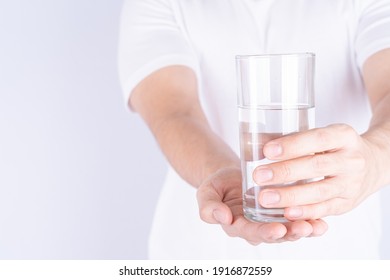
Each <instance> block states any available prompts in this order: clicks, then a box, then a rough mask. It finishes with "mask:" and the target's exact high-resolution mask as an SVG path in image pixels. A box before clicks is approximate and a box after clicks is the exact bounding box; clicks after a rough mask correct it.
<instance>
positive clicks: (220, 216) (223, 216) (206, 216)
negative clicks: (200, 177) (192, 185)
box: [197, 185, 233, 225]
mask: <svg viewBox="0 0 390 280" xmlns="http://www.w3.org/2000/svg"><path fill="white" fill-rule="evenodd" d="M197 200H198V207H199V215H200V218H201V219H202V220H203V221H205V222H206V223H209V224H222V225H230V224H231V223H232V220H233V215H232V212H231V210H230V208H229V207H228V206H227V205H226V204H224V203H223V201H222V197H221V196H220V195H219V194H218V192H217V191H216V190H215V189H214V188H213V187H212V186H210V185H203V186H200V187H199V189H198V192H197Z"/></svg>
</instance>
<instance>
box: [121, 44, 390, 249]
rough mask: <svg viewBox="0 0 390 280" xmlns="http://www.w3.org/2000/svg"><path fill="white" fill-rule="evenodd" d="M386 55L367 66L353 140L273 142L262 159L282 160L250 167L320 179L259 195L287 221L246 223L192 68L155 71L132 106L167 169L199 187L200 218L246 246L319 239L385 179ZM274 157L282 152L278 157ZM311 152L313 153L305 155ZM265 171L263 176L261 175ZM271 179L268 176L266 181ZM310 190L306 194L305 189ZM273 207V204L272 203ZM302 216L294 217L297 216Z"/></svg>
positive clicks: (232, 157) (324, 134) (325, 134)
mask: <svg viewBox="0 0 390 280" xmlns="http://www.w3.org/2000/svg"><path fill="white" fill-rule="evenodd" d="M389 65H390V50H386V51H382V52H379V53H377V54H375V55H373V56H372V57H371V58H369V59H368V60H367V62H366V63H365V66H364V82H365V84H366V88H367V92H368V94H369V97H370V101H371V104H372V108H373V118H372V121H371V126H370V129H369V130H368V131H367V132H366V133H365V134H363V135H358V134H357V133H356V132H354V131H353V129H352V128H350V127H349V126H347V125H342V124H339V125H333V126H329V127H325V128H319V129H314V130H310V131H307V132H303V133H298V134H294V135H291V136H286V137H282V138H279V139H275V140H272V141H270V142H268V143H267V144H266V145H265V146H264V150H263V152H264V155H265V156H266V157H267V158H269V159H278V160H280V162H278V163H274V164H271V165H269V166H268V167H267V169H268V170H266V171H265V172H264V168H265V167H261V168H258V169H256V170H255V172H254V179H255V180H256V181H257V182H260V181H267V182H269V183H272V184H274V183H283V182H286V181H293V180H300V179H305V178H314V177H319V176H325V177H326V179H325V180H323V181H320V182H316V183H312V184H311V185H310V187H309V188H307V186H306V187H305V191H303V188H302V186H294V187H289V188H283V189H279V190H278V191H277V193H276V194H275V193H274V194H269V193H268V194H267V192H269V191H264V192H261V193H260V200H261V201H262V204H263V206H265V207H286V214H285V216H286V217H287V218H288V219H290V220H291V222H289V223H285V224H282V223H269V224H263V223H255V222H250V221H248V220H247V219H245V218H244V216H243V213H242V202H241V171H240V162H239V159H238V157H237V155H236V154H235V153H234V152H233V151H232V150H231V149H230V147H229V146H228V145H227V144H226V143H225V142H224V141H223V140H222V139H221V138H219V137H218V136H217V135H216V134H215V133H214V132H213V131H212V129H211V128H210V126H209V124H208V122H207V119H206V117H205V115H204V113H203V111H202V108H201V106H200V103H199V99H198V90H197V81H196V76H195V74H194V73H193V71H192V70H191V69H189V68H186V67H184V66H170V67H166V68H163V69H160V70H158V71H156V72H154V73H152V74H151V75H149V76H148V77H147V78H145V79H144V80H143V81H142V82H141V83H140V84H139V85H138V86H137V87H136V88H135V89H134V91H133V93H132V95H131V99H130V101H129V105H130V106H131V107H132V108H133V109H134V110H136V111H137V112H138V113H139V114H140V115H141V117H142V118H143V119H144V120H145V122H146V123H147V124H148V126H149V128H150V129H151V131H152V132H153V134H154V136H155V138H156V139H157V141H158V143H159V145H160V147H161V149H162V151H163V152H164V154H165V156H166V157H167V159H168V161H169V162H170V164H171V165H172V166H173V167H174V168H175V170H176V171H177V172H178V174H180V176H182V178H183V179H184V180H186V181H187V182H189V183H190V184H191V185H192V186H194V187H195V188H198V190H197V199H198V205H199V213H200V217H201V218H202V219H203V220H204V221H205V222H207V223H213V224H220V225H221V226H222V228H223V230H224V231H225V232H226V233H227V234H228V235H229V236H238V237H241V238H243V239H245V240H247V241H248V242H249V243H251V244H254V245H256V244H260V243H263V242H266V243H274V242H283V241H293V240H298V239H300V238H302V237H307V236H320V235H322V234H324V233H325V232H326V230H327V224H326V223H325V222H324V221H323V220H322V219H321V218H322V217H325V216H328V215H335V214H341V213H344V212H347V211H350V210H352V209H353V208H354V207H355V206H357V205H358V204H359V203H360V202H361V201H363V200H364V199H365V198H366V197H367V196H369V195H370V194H372V193H373V192H375V191H377V190H378V189H379V188H380V187H381V186H383V185H385V184H386V183H389V182H390V178H389V177H390V175H389V174H388V173H389V172H387V171H385V170H384V169H385V168H386V166H389V164H390V145H388V143H390V110H388V109H387V108H390V82H389V79H388V77H389V76H390V67H389ZM278 152H279V153H278ZM312 153H314V156H305V155H308V154H312ZM261 170H263V172H261ZM270 175H271V176H270ZM307 189H309V190H307ZM275 197H276V198H279V201H278V202H274V203H271V204H269V203H267V199H268V202H270V199H271V198H275ZM297 214H299V215H297Z"/></svg>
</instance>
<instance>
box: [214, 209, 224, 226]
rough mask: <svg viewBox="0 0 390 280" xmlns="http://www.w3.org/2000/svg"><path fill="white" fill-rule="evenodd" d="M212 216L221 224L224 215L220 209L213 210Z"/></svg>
mask: <svg viewBox="0 0 390 280" xmlns="http://www.w3.org/2000/svg"><path fill="white" fill-rule="evenodd" d="M213 217H214V219H215V220H216V221H217V222H218V223H220V224H223V219H224V215H223V213H222V212H221V211H220V210H214V211H213Z"/></svg>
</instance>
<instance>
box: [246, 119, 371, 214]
mask: <svg viewBox="0 0 390 280" xmlns="http://www.w3.org/2000/svg"><path fill="white" fill-rule="evenodd" d="M373 151H374V146H373V144H371V143H370V142H369V141H368V140H367V139H364V138H363V137H362V136H360V135H358V134H357V133H356V132H355V131H354V130H353V129H352V128H351V127H349V126H347V125H342V124H338V125H331V126H328V127H325V128H319V129H312V130H309V131H305V132H300V133H296V134H291V135H288V136H284V137H281V138H278V139H275V140H272V141H270V142H268V143H266V145H265V146H264V149H263V152H264V155H265V156H266V157H267V158H268V159H270V160H277V161H278V162H275V163H272V164H269V165H264V166H260V167H257V168H256V169H255V171H254V180H255V182H256V183H257V184H267V185H272V184H283V183H287V182H294V181H299V180H302V179H311V178H318V177H323V178H324V179H323V180H319V181H316V182H311V183H307V184H304V183H303V184H297V185H293V186H289V187H282V188H273V189H270V188H269V189H264V190H262V191H261V192H260V194H259V201H260V203H261V205H262V206H263V207H277V208H279V207H286V209H285V217H286V218H287V219H289V220H307V219H319V218H323V217H325V216H328V215H338V214H342V213H345V212H347V211H349V210H351V209H353V208H354V207H356V206H357V205H358V204H359V203H361V202H362V201H363V200H364V199H365V198H367V197H368V196H369V195H370V194H372V193H373V192H375V191H376V189H377V188H378V186H377V182H376V178H377V177H378V176H376V172H375V170H376V164H377V163H376V161H375V160H376V159H375V156H374V152H373Z"/></svg>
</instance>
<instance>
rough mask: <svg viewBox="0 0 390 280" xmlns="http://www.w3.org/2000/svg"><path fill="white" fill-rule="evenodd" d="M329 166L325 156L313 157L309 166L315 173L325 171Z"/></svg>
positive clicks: (327, 158)
mask: <svg viewBox="0 0 390 280" xmlns="http://www.w3.org/2000/svg"><path fill="white" fill-rule="evenodd" d="M330 164H331V162H330V160H329V157H328V156H326V155H315V156H313V157H312V158H311V165H312V168H313V169H314V170H315V171H322V170H327V169H328V167H329V165H330Z"/></svg>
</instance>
